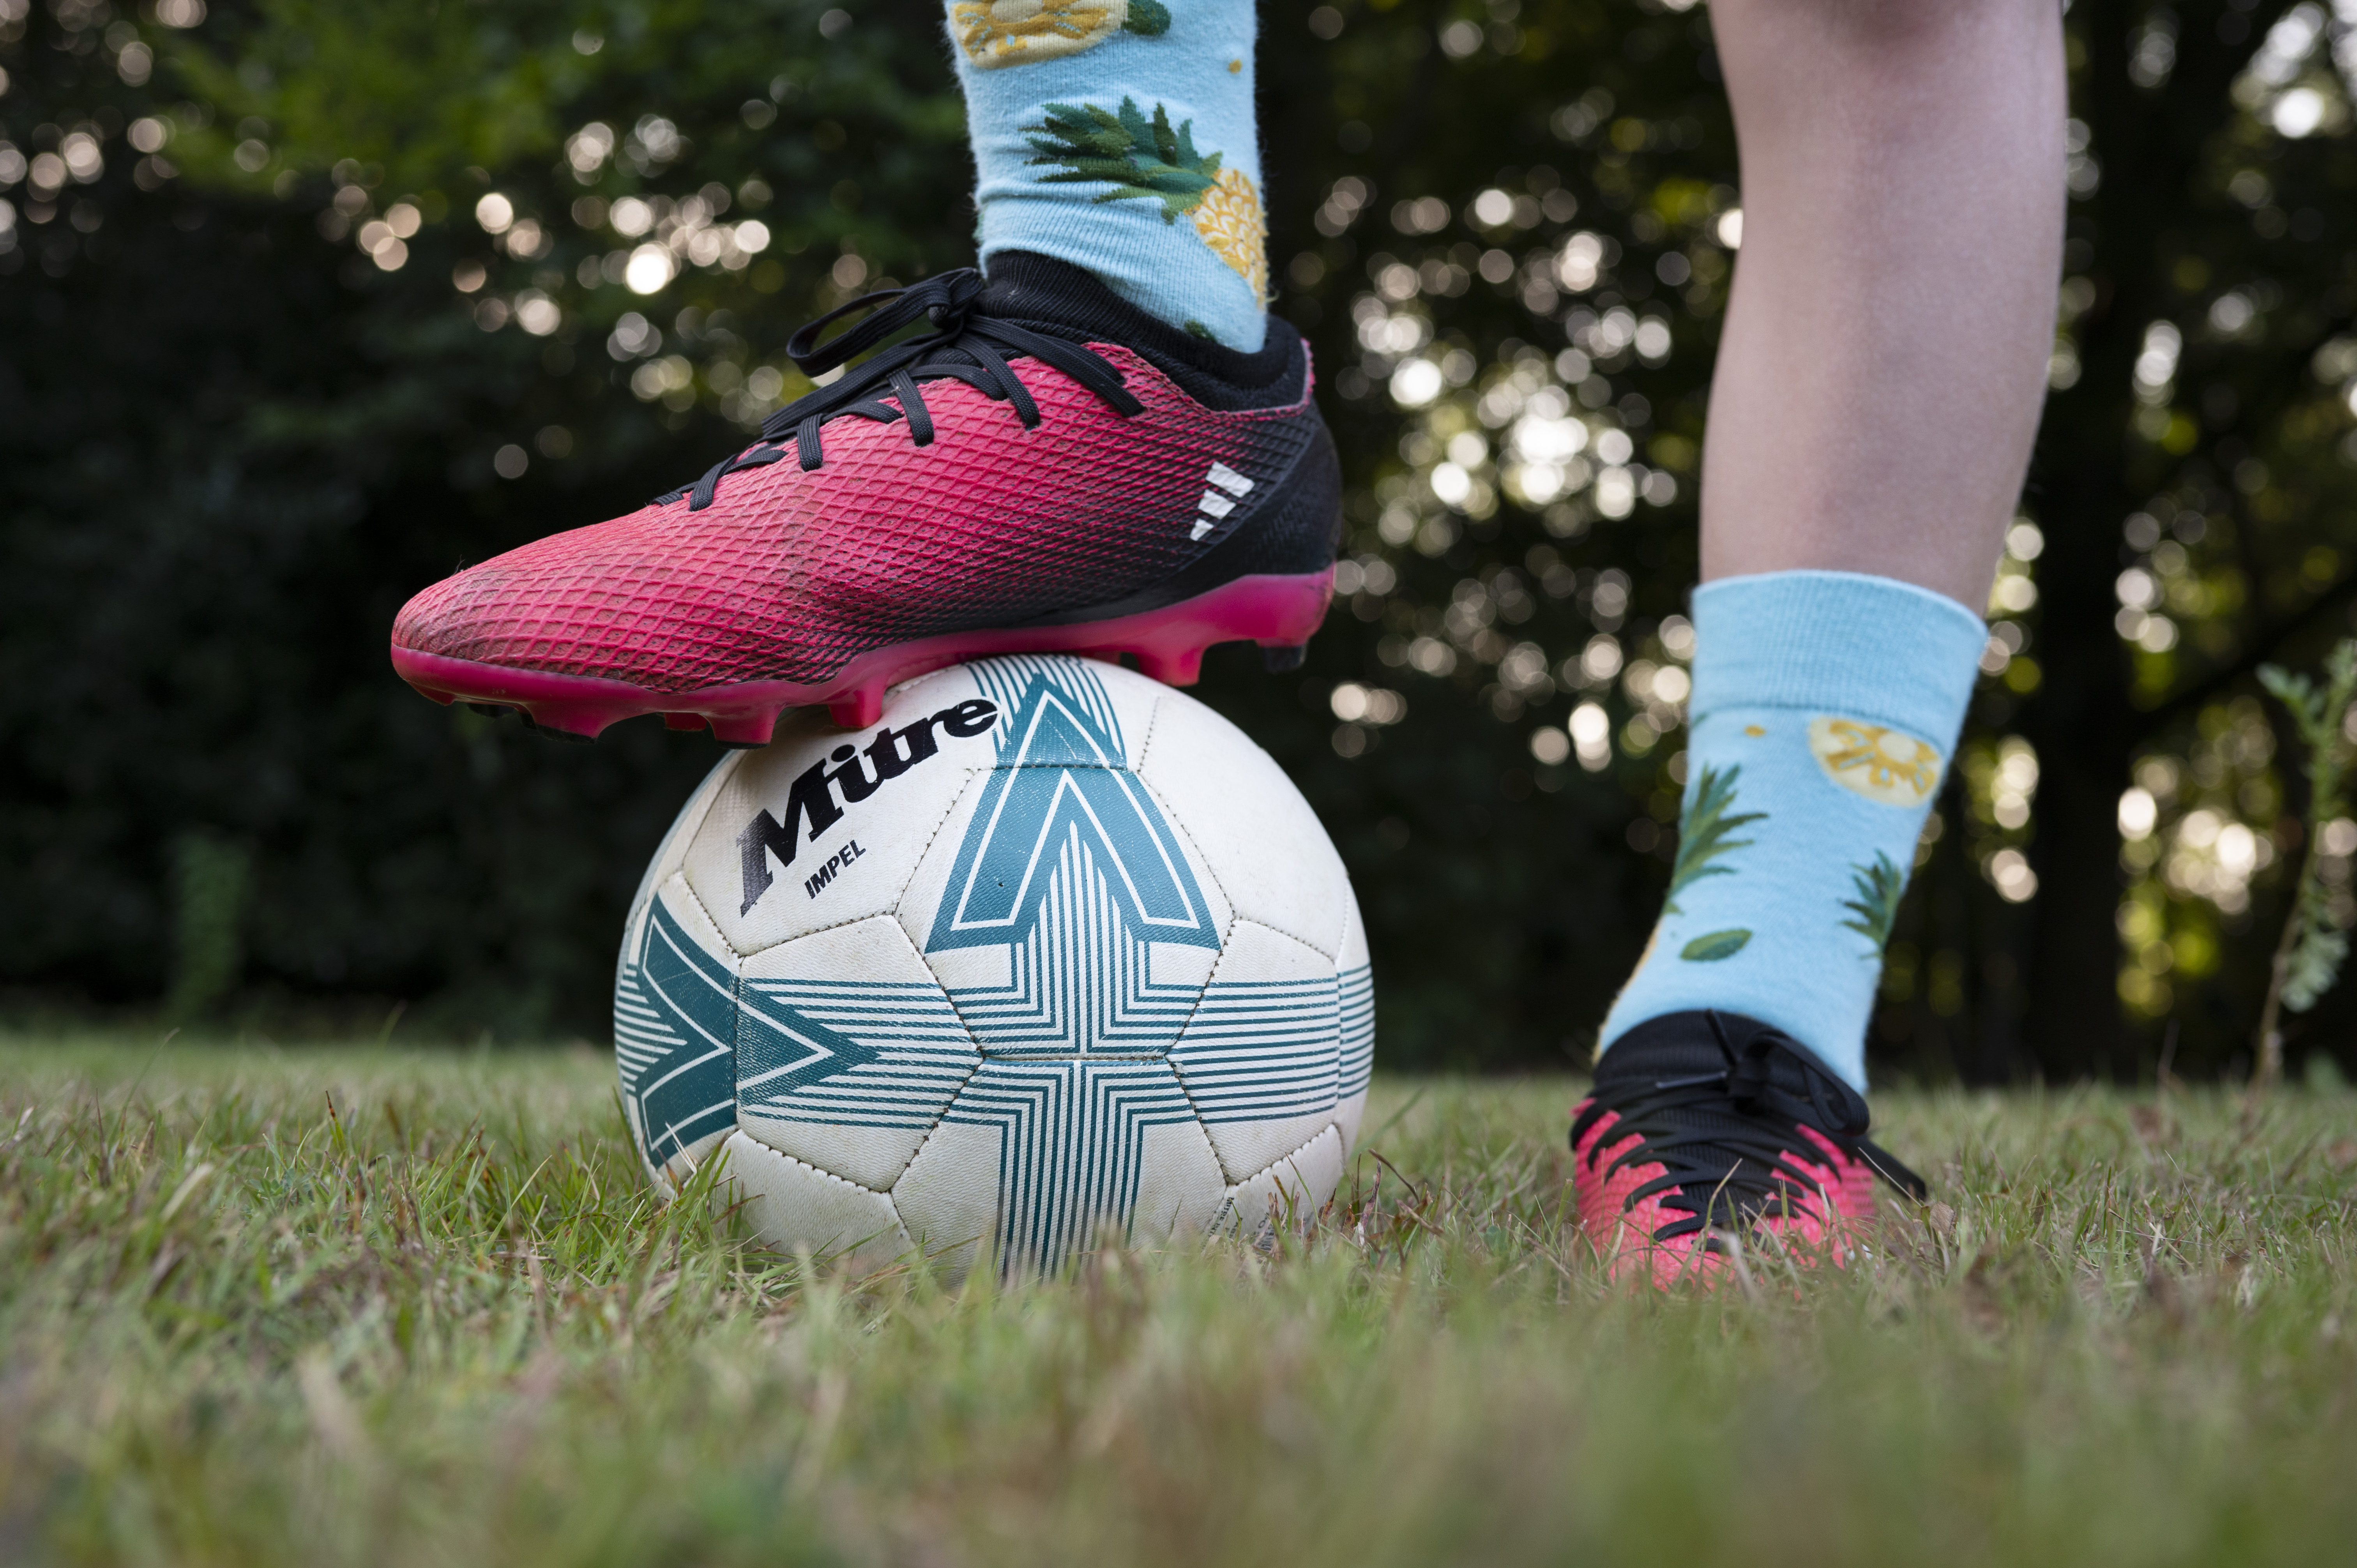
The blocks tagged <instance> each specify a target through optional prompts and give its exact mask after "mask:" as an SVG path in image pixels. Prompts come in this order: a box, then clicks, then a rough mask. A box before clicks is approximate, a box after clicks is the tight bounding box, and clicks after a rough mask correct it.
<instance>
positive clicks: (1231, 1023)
mask: <svg viewBox="0 0 2357 1568" xmlns="http://www.w3.org/2000/svg"><path fill="white" fill-rule="evenodd" d="M1373 1047H1374V1021H1373V995H1372V983H1371V980H1370V977H1369V972H1368V963H1367V943H1366V934H1365V931H1364V929H1363V928H1362V927H1361V923H1360V918H1359V907H1358V901H1357V900H1356V899H1355V898H1353V897H1351V885H1350V879H1349V877H1348V876H1347V875H1346V874H1345V873H1344V871H1343V869H1342V862H1341V859H1340V856H1339V855H1337V854H1335V852H1334V846H1333V844H1332V843H1331V842H1330V841H1329V839H1328V838H1327V836H1326V834H1325V832H1324V830H1322V829H1321V828H1320V827H1319V826H1318V819H1317V817H1316V816H1315V815H1314V814H1313V813H1312V812H1311V811H1310V810H1309V806H1308V802H1307V801H1305V800H1302V798H1301V795H1300V792H1299V791H1297V789H1294V787H1293V785H1292V783H1291V782H1290V781H1289V780H1287V779H1286V777H1285V775H1284V774H1283V773H1282V772H1281V771H1279V769H1278V768H1277V766H1276V764H1275V762H1274V761H1272V760H1271V759H1270V758H1269V757H1268V755H1267V754H1266V753H1265V752H1264V751H1262V750H1261V749H1260V748H1259V747H1258V746H1254V745H1253V743H1252V742H1251V741H1250V740H1248V739H1246V738H1245V737H1244V736H1243V733H1242V732H1241V731H1239V730H1238V729H1237V728H1236V727H1235V726H1234V725H1231V724H1229V723H1228V722H1227V721H1226V720H1225V719H1222V717H1220V716H1219V715H1218V714H1215V713H1213V712H1211V709H1209V708H1207V707H1205V706H1203V705H1202V704H1201V703H1198V702H1196V701H1195V700H1194V699H1193V698H1191V697H1189V696H1187V695H1185V694H1184V693H1179V692H1176V691H1172V690H1170V689H1169V688H1168V687H1165V686H1162V685H1160V684H1158V683H1157V682H1153V681H1150V680H1147V679H1146V677H1144V676H1142V675H1135V674H1132V673H1130V672H1129V671H1126V670H1124V669H1122V668H1121V667H1120V666H1118V665H1115V664H1110V663H1104V662H1100V661H1096V660H1086V659H1073V658H1063V657H1042V658H1007V659H993V660H985V661H981V662H977V663H973V664H964V665H958V666H954V667H952V668H951V669H947V670H942V671H937V672H935V673H933V674H931V675H927V676H924V677H922V678H921V679H919V680H915V681H911V682H908V683H906V684H904V685H902V686H899V687H897V688H895V689H894V690H893V691H892V692H891V693H889V694H888V696H887V698H886V700H885V704H884V713H883V718H882V721H881V722H880V723H878V724H877V725H873V726H871V727H870V728H868V729H866V730H865V731H862V732H860V733H858V734H856V735H852V734H846V733H845V732H842V731H839V730H836V729H834V728H833V727H831V726H830V725H828V724H827V723H826V721H825V719H824V717H823V715H822V714H818V713H816V712H815V711H810V712H804V713H802V714H796V715H792V716H791V718H790V719H789V720H788V721H787V722H786V723H785V724H783V725H781V726H780V729H779V732H778V737H777V738H776V740H774V741H773V742H772V743H771V744H770V746H765V747H763V748H761V749H759V750H751V751H740V752H736V753H732V754H731V755H730V756H729V757H727V758H726V760H724V761H723V762H722V763H721V764H720V766H719V767H717V768H715V769H713V772H712V776H711V777H710V778H709V779H705V782H704V785H703V787H702V788H700V789H697V791H696V792H695V795H694V799H692V800H689V801H688V803H687V806H686V809H685V810H683V811H681V813H680V815H679V820H678V821H677V822H675V823H674V824H673V827H672V830H671V832H670V834H669V835H668V836H667V837H666V838H665V840H664V841H663V844H662V848H661V849H659V850H658V851H657V852H656V854H655V858H654V864H653V865H651V866H650V867H649V868H648V871H647V875H646V879H645V880H644V882H642V883H641V884H640V888H639V895H638V898H637V900H636V903H635V904H634V906H633V908H631V911H630V924H629V926H628V928H627V929H626V931H625V934H624V939H623V943H622V955H621V961H620V964H619V969H618V972H617V974H616V977H615V983H614V1049H615V1055H616V1057H617V1058H619V1065H620V1069H621V1079H622V1098H623V1102H624V1104H625V1106H626V1107H627V1109H628V1112H629V1116H630V1131H631V1133H632V1134H633V1136H634V1137H635V1138H636V1139H637V1142H638V1146H639V1151H640V1155H642V1156H643V1158H644V1159H645V1162H646V1165H647V1167H648V1171H649V1173H650V1175H651V1176H652V1178H653V1179H654V1181H655V1183H656V1184H657V1186H658V1187H659V1188H660V1189H661V1190H662V1191H663V1193H664V1194H665V1196H666V1197H668V1196H670V1195H671V1194H673V1192H675V1191H676V1190H677V1186H678V1184H679V1183H680V1182H682V1181H683V1179H684V1178H685V1177H686V1176H687V1175H688V1174H689V1173H690V1172H692V1171H693V1170H694V1169H695V1168H696V1167H697V1166H698V1165H700V1164H702V1163H703V1162H705V1160H708V1159H711V1158H713V1157H715V1156H716V1155H722V1156H725V1157H726V1162H727V1164H726V1167H725V1172H724V1179H725V1180H727V1181H729V1182H733V1183H734V1184H736V1186H737V1190H738V1192H739V1194H740V1195H741V1196H742V1197H743V1198H744V1200H745V1208H744V1212H745V1213H746V1215H747V1216H748V1219H749V1220H750V1222H751V1224H752V1226H753V1228H754V1230H756V1231H757V1232H758V1233H759V1235H760V1236H761V1238H762V1239H763V1240H765V1241H767V1242H769V1243H770V1244H772V1245H774V1246H778V1247H782V1248H808V1249H810V1250H811V1251H813V1252H815V1253H819V1254H825V1255H831V1256H847V1257H849V1258H851V1259H852V1260H853V1261H854V1262H855V1263H856V1264H857V1265H859V1266H866V1267H873V1266H877V1265H880V1264H882V1263H885V1262H890V1261H891V1260H893V1259H896V1258H900V1257H904V1256H910V1255H913V1254H918V1253H921V1254H922V1255H923V1256H924V1257H925V1258H927V1259H929V1260H931V1262H932V1264H933V1266H934V1267H935V1268H937V1269H939V1270H941V1271H942V1272H943V1273H945V1274H947V1275H948V1276H950V1277H952V1278H956V1277H963V1274H964V1273H966V1272H967V1271H968V1270H969V1269H970V1268H972V1267H974V1266H975V1264H976V1262H977V1261H980V1262H981V1263H982V1265H983V1266H985V1267H993V1268H996V1269H997V1270H998V1271H1000V1272H1001V1273H1002V1274H1004V1273H1015V1272H1030V1271H1050V1270H1054V1269H1056V1268H1058V1267H1060V1265H1061V1264H1062V1263H1063V1262H1064V1261H1065V1260H1066V1259H1068V1258H1070V1257H1071V1256H1072V1255H1073V1254H1074V1253H1075V1252H1077V1251H1084V1250H1086V1249H1087V1248H1089V1247H1091V1246H1092V1245H1094V1244H1095V1243H1096V1241H1097V1240H1098V1239H1099V1237H1100V1236H1102V1235H1103V1234H1105V1233H1107V1232H1108V1230H1110V1231H1111V1232H1113V1233H1115V1234H1118V1235H1120V1236H1121V1237H1123V1238H1125V1239H1126V1240H1130V1241H1132V1242H1135V1243H1150V1242H1155V1241H1162V1240H1169V1239H1172V1238H1175V1237H1179V1236H1181V1235H1184V1234H1187V1233H1189V1232H1218V1231H1229V1232H1232V1231H1238V1230H1241V1231H1243V1232H1245V1233H1247V1234H1257V1233H1260V1232H1263V1231H1265V1230H1266V1228H1267V1227H1269V1226H1270V1225H1271V1224H1273V1223H1275V1222H1277V1221H1279V1220H1282V1219H1286V1218H1288V1217H1289V1218H1292V1219H1302V1218H1306V1217H1307V1216H1308V1215H1311V1214H1314V1213H1316V1212H1317V1211H1318V1209H1319V1208H1322V1207H1323V1206H1324V1204H1325V1203H1326V1201H1327V1199H1328V1198H1329V1197H1330V1196H1331V1195H1332V1193H1333V1190H1334V1187H1335V1186H1336V1184H1337V1183H1338V1182H1339V1181H1340V1179H1341V1175H1342V1167H1343V1162H1344V1159H1345V1157H1346V1155H1348V1153H1349V1151H1350V1147H1351V1141H1352V1139H1353V1138H1354V1137H1355V1136H1356V1135H1357V1133H1358V1126H1359V1116H1360V1112H1361V1109H1362V1108H1363V1106H1364V1105H1365V1102H1366V1090H1367V1076H1368V1070H1369V1066H1370V1062H1371V1059H1372V1055H1373Z"/></svg>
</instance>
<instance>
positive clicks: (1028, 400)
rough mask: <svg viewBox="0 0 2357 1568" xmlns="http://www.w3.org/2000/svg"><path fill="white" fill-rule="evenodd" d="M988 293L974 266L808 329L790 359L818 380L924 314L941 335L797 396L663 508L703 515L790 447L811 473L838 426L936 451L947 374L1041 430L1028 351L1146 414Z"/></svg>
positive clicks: (797, 337)
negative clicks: (720, 495) (936, 390)
mask: <svg viewBox="0 0 2357 1568" xmlns="http://www.w3.org/2000/svg"><path fill="white" fill-rule="evenodd" d="M982 289H983V278H982V274H980V273H978V272H976V271H974V269H973V268H971V267H965V268H962V269H960V270H959V271H956V272H951V273H943V274H941V275H940V276H938V277H931V278H927V279H926V280H925V281H924V282H922V283H920V284H916V285H911V286H909V287H908V288H894V289H886V290H884V291H882V292H881V293H877V294H865V295H860V296H859V297H858V298H857V299H855V300H852V301H851V302H850V303H848V304H846V305H842V306H836V307H835V308H834V309H833V310H830V311H828V312H827V313H826V314H825V315H824V316H822V317H819V318H818V319H817V320H816V321H812V322H807V323H805V324H804V325H803V326H802V328H800V329H799V330H797V331H796V332H795V333H794V335H793V336H792V337H791V338H788V339H787V340H786V355H787V357H788V358H789V359H791V360H793V362H794V363H795V364H796V365H797V366H799V367H800V368H801V370H802V373H803V374H804V375H810V376H819V375H824V374H825V373H826V372H827V371H831V370H833V369H834V368H835V367H836V366H838V365H841V364H844V363H846V362H847V361H849V360H852V359H853V358H854V357H856V356H857V355H859V354H863V353H865V352H866V351H867V350H868V349H872V348H874V347H875V346H876V345H877V344H878V343H881V342H883V341H884V340H885V339H886V338H889V337H891V336H892V334H894V333H895V332H898V331H899V330H900V329H901V328H904V327H907V326H909V324H910V323H911V322H914V321H915V320H916V319H917V318H918V317H926V318H927V319H928V320H929V321H930V322H931V326H932V328H933V329H932V330H931V332H928V333H925V334H923V335H922V336H920V337H916V338H910V339H909V341H907V342H905V343H902V344H899V345H897V346H896V347H894V348H891V349H887V350H886V351H885V352H883V353H881V354H878V355H877V356H876V357H875V358H874V359H872V360H868V361H867V362H866V364H864V365H862V366H860V367H859V368H858V369H857V370H856V371H849V372H848V373H846V374H845V375H844V376H843V378H842V379H841V380H839V381H835V382H834V384H833V385H831V386H823V387H820V388H819V389H818V390H817V391H815V392H810V393H808V394H807V395H805V396H802V397H799V398H796V399H795V400H794V401H793V402H791V403H788V404H787V405H786V406H785V407H783V408H781V409H780V410H778V412H777V413H773V414H771V415H770V417H769V418H768V419H766V420H763V421H762V422H761V440H760V442H759V445H757V446H751V447H749V448H748V449H747V450H745V451H743V452H740V453H738V454H737V456H733V457H724V458H722V459H721V460H720V461H719V462H717V463H715V464H714V465H713V466H712V467H710V468H709V469H707V470H706V471H705V476H704V478H700V479H698V480H696V481H695V483H694V484H693V485H687V486H683V487H681V488H680V489H675V490H671V491H667V492H666V493H664V494H662V495H660V496H657V497H656V498H655V499H654V504H655V505H657V506H668V505H670V504H671V503H672V502H673V501H675V500H677V499H679V498H680V497H682V496H685V497H687V498H688V500H687V507H688V510H690V511H702V510H704V509H705V507H708V506H710V505H711V504H712V498H713V496H714V495H715V493H716V492H717V490H718V489H719V488H720V481H721V480H723V479H725V478H727V477H728V476H729V475H731V474H734V473H737V472H738V471H740V470H742V469H746V468H760V467H768V466H769V465H770V464H771V463H776V462H780V461H782V460H783V459H784V457H785V456H786V452H785V443H787V442H789V441H791V442H792V443H793V446H794V455H795V456H796V457H797V458H798V459H799V460H800V461H801V463H802V468H803V470H804V471H805V472H807V471H810V470H812V469H815V468H816V467H818V466H819V465H820V464H821V463H823V462H824V461H825V453H824V448H823V446H822V445H821V437H820V434H819V432H820V427H821V426H822V425H823V424H825V423H826V422H827V421H828V420H830V419H841V418H845V417H856V418H859V419H872V420H876V421H877V422H878V423H880V424H892V423H893V422H895V421H896V420H901V419H906V420H907V421H908V422H909V437H910V438H911V439H912V440H913V441H915V443H916V444H917V445H918V446H931V445H932V441H933V414H932V411H931V409H929V408H927V407H926V406H925V394H924V391H923V387H922V383H923V382H925V381H932V380H936V379H938V378H941V377H944V376H946V377H949V378H950V379H952V380H954V381H963V382H965V384H966V385H968V386H970V387H973V388H974V389H975V390H976V391H978V392H981V393H982V394H983V395H984V396H985V397H987V398H989V399H990V400H992V401H993V402H995V403H1012V404H1014V405H1015V413H1016V416H1017V418H1019V419H1021V420H1022V421H1023V426H1024V428H1025V429H1027V430H1029V429H1035V428H1037V427H1038V425H1039V403H1037V402H1036V401H1035V400H1034V399H1033V398H1032V396H1031V393H1030V392H1028V390H1027V389H1026V388H1025V387H1024V385H1023V382H1022V381H1020V380H1019V379H1018V378H1017V376H1016V374H1015V371H1014V369H1013V367H1011V366H1010V365H1008V364H1007V362H1006V361H1007V360H1008V359H1009V358H1010V357H1012V356H1020V355H1025V354H1028V355H1029V356H1030V357H1031V358H1033V359H1035V360H1039V361H1040V362H1041V363H1042V364H1046V365H1052V366H1053V367H1055V368H1056V369H1057V370H1060V371H1063V372H1064V374H1066V375H1068V376H1070V377H1071V378H1072V380H1074V381H1078V382H1079V383H1080V384H1081V385H1082V387H1084V388H1086V389H1087V390H1088V391H1089V392H1092V393H1094V394H1095V396H1096V399H1097V401H1098V402H1100V403H1103V404H1104V405H1105V406H1106V407H1107V408H1110V409H1112V410H1113V411H1114V413H1117V414H1120V415H1121V416H1122V417H1123V418H1125V419H1126V418H1129V417H1130V416H1131V415H1133V414H1137V413H1144V412H1145V410H1146V405H1145V404H1144V403H1140V402H1138V401H1137V399H1136V398H1135V397H1133V396H1131V395H1130V393H1129V392H1128V391H1127V390H1125V388H1124V387H1123V385H1122V375H1121V372H1120V371H1118V370H1115V369H1114V367H1113V366H1112V365H1111V364H1110V363H1108V362H1107V361H1106V360H1105V358H1104V356H1103V355H1102V354H1098V353H1094V352H1092V351H1091V350H1090V349H1084V348H1082V347H1081V346H1080V345H1079V344H1077V343H1071V342H1068V341H1066V340H1064V339H1062V338H1050V337H1049V336H1047V335H1046V334H1045V333H1040V332H1034V331H1032V330H1031V329H1030V328H1026V327H1018V326H1017V325H1016V324H1015V323H1014V322H1012V321H1003V320H999V319H996V317H990V316H988V315H985V314H984V313H983V312H982V310H981V308H980V306H981V302H982ZM862 311H866V312H870V313H871V314H869V315H868V316H867V318H866V320H864V321H861V322H860V323H858V324H857V325H856V326H855V327H852V328H848V329H846V330H845V331H844V332H842V333H840V334H838V335H837V336H836V337H834V338H832V339H830V340H829V341H827V342H825V343H821V342H820V341H819V334H820V333H822V332H823V331H824V330H826V328H829V327H831V326H833V325H834V323H835V322H837V321H839V320H841V319H842V318H843V317H846V316H850V315H852V314H854V313H856V312H862ZM887 396H889V397H892V398H895V399H898V400H899V407H897V408H896V407H894V406H893V405H892V404H891V403H886V402H885V401H884V399H885V398H886V397H887Z"/></svg>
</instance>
